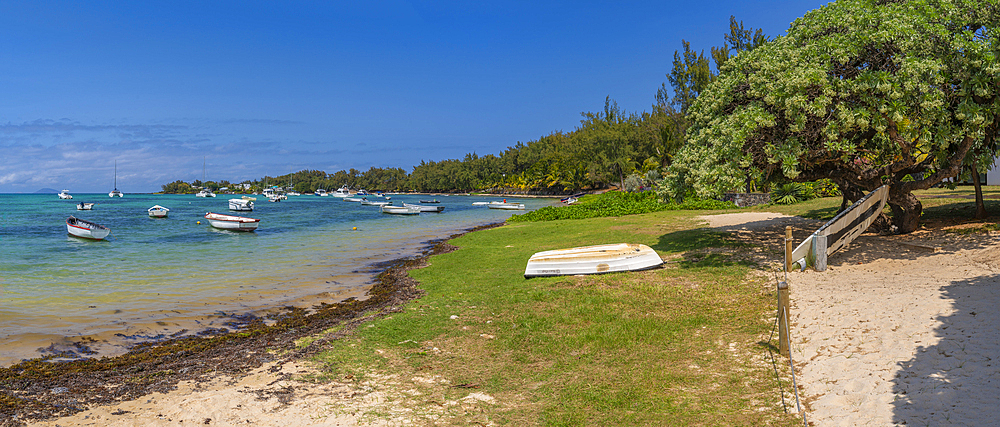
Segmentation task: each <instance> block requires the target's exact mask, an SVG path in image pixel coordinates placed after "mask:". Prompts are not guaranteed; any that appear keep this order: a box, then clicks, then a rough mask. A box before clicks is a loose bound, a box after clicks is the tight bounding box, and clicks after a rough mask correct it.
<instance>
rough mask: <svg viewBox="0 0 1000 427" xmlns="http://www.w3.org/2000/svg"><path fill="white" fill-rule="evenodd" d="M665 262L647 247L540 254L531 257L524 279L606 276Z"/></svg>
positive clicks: (600, 247) (604, 247)
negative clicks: (584, 275)
mask: <svg viewBox="0 0 1000 427" xmlns="http://www.w3.org/2000/svg"><path fill="white" fill-rule="evenodd" d="M662 264H663V260H661V259H660V256H659V255H657V254H656V251H654V250H653V249H652V248H650V247H649V246H646V245H639V244H628V243H618V244H612V245H596V246H584V247H578V248H570V249H560V250H554V251H545V252H538V253H536V254H534V255H532V256H531V259H529V260H528V264H527V266H526V267H525V269H524V277H526V278H530V277H542V276H567V275H577V274H602V273H613V272H618V271H637V270H646V269H650V268H655V267H658V266H660V265H662Z"/></svg>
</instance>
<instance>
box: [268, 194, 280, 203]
mask: <svg viewBox="0 0 1000 427" xmlns="http://www.w3.org/2000/svg"><path fill="white" fill-rule="evenodd" d="M267 201H269V202H272V203H273V202H280V201H281V196H279V195H276V194H272V195H270V196H267Z"/></svg>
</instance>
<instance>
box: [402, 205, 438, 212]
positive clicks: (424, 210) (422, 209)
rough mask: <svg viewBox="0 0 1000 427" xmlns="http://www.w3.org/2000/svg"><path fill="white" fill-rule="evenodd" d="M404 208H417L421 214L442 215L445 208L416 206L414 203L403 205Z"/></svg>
mask: <svg viewBox="0 0 1000 427" xmlns="http://www.w3.org/2000/svg"><path fill="white" fill-rule="evenodd" d="M403 206H406V207H409V208H417V209H419V210H420V212H434V213H440V212H443V211H444V206H423V205H414V204H412V203H403Z"/></svg>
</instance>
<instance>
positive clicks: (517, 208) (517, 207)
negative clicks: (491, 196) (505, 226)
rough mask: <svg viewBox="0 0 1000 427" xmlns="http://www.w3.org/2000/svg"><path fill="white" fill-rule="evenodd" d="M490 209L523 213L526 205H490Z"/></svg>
mask: <svg viewBox="0 0 1000 427" xmlns="http://www.w3.org/2000/svg"><path fill="white" fill-rule="evenodd" d="M487 206H489V208H490V209H502V210H508V211H523V210H524V203H490V204H489V205H487Z"/></svg>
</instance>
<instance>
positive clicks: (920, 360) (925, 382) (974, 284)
mask: <svg viewBox="0 0 1000 427" xmlns="http://www.w3.org/2000/svg"><path fill="white" fill-rule="evenodd" d="M739 215H746V216H745V217H743V218H740V217H739ZM705 219H706V220H707V221H709V222H710V225H711V226H713V227H718V228H720V229H724V230H729V231H734V230H736V231H739V230H748V229H749V230H753V231H755V232H757V233H760V234H769V235H780V233H781V232H782V230H783V229H784V226H785V225H792V226H793V227H797V228H798V229H797V230H796V231H797V233H796V237H797V239H796V241H801V239H802V237H805V234H804V232H805V233H808V225H809V224H810V223H809V222H808V221H807V220H802V219H801V218H793V217H786V216H783V215H778V214H769V215H765V214H760V213H755V214H749V215H747V214H736V215H734V216H725V215H722V216H719V217H718V218H715V219H713V218H711V217H706V218H705ZM740 221H743V222H742V223H741V222H740ZM814 224H818V223H814ZM772 240H773V241H774V242H779V241H780V239H777V238H775V239H772ZM998 243H1000V239H998V237H997V236H995V235H989V234H985V233H973V234H959V233H948V232H947V230H936V231H933V232H929V231H918V232H916V233H913V234H911V235H906V236H877V235H872V234H867V235H864V236H862V237H860V238H859V239H857V240H856V241H855V242H854V243H853V244H851V245H850V246H849V247H848V248H846V249H844V250H841V251H840V252H837V253H835V254H834V255H833V256H831V257H830V259H829V264H830V268H829V269H828V270H827V271H826V272H815V271H809V270H807V271H805V272H796V273H791V274H789V276H788V279H789V284H790V285H791V290H792V292H791V300H792V309H791V314H792V319H791V322H792V326H791V333H792V355H793V357H794V358H795V362H796V370H797V371H798V381H799V384H800V387H801V393H802V395H803V397H804V399H805V402H806V404H807V416H808V419H809V421H810V423H811V424H813V425H817V426H863V425H876V426H884V425H909V426H914V425H998V424H1000V366H998V365H997V362H998V361H997V360H996V359H997V358H1000V313H998V311H997V307H998V306H1000V275H998V273H1000V245H998ZM778 253H780V252H778ZM778 263H779V264H780V260H778Z"/></svg>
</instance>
